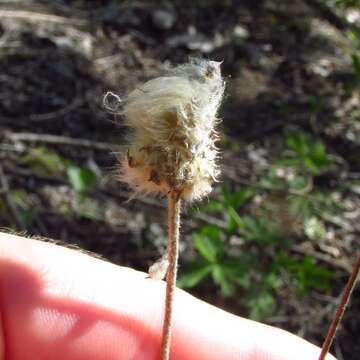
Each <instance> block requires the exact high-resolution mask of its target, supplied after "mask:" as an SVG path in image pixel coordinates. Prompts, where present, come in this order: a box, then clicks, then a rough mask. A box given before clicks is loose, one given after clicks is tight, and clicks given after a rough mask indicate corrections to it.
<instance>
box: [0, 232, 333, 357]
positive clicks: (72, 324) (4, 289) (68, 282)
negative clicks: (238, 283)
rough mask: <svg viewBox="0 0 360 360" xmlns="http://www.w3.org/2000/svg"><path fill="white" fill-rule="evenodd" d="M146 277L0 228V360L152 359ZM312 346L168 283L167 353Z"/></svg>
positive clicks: (298, 352) (156, 334)
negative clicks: (170, 323) (171, 297)
mask: <svg viewBox="0 0 360 360" xmlns="http://www.w3.org/2000/svg"><path fill="white" fill-rule="evenodd" d="M145 278H146V274H144V273H141V272H138V271H135V270H132V269H129V268H124V267H119V266H115V265H113V264H110V263H107V262H105V261H102V260H99V259H95V258H93V257H91V256H88V255H85V254H82V253H80V252H79V251H74V250H70V249H66V248H63V247H61V246H56V245H52V244H50V243H45V242H41V241H37V240H31V239H25V238H22V237H19V236H14V235H8V234H4V233H0V316H1V325H2V326H1V327H0V360H4V359H6V360H60V359H62V360H64V359H66V360H115V359H116V360H123V359H124V360H125V359H135V360H142V359H146V360H152V359H154V360H155V359H159V354H160V343H161V330H162V318H163V308H164V294H165V284H164V282H163V281H154V280H151V279H145ZM319 354H320V349H319V348H317V347H316V346H314V345H312V344H310V343H308V342H306V341H305V340H302V339H300V338H298V337H297V336H295V335H292V334H290V333H288V332H285V331H283V330H280V329H277V328H274V327H270V326H266V325H262V324H260V323H256V322H253V321H250V320H246V319H242V318H240V317H237V316H235V315H231V314H229V313H227V312H225V311H222V310H220V309H218V308H216V307H214V306H211V305H208V304H206V303H204V302H202V301H200V300H197V299H196V298H194V297H192V296H191V295H189V294H187V293H186V292H184V291H182V290H177V291H176V295H175V308H174V328H173V333H172V343H171V358H172V359H176V360H190V359H197V360H215V359H216V360H219V359H226V360H235V359H241V360H265V359H266V360H290V359H291V360H300V359H301V360H316V359H317V358H318V356H319ZM327 359H329V360H334V357H332V356H330V355H329V356H328V357H327Z"/></svg>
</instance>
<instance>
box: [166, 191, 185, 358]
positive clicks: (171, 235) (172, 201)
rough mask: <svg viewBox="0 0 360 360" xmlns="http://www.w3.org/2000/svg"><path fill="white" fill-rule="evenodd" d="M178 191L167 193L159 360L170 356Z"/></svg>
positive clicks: (176, 251)
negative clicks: (167, 261)
mask: <svg viewBox="0 0 360 360" xmlns="http://www.w3.org/2000/svg"><path fill="white" fill-rule="evenodd" d="M180 205H181V200H180V197H179V192H178V191H175V190H172V191H170V192H169V194H168V248H167V251H168V260H169V268H168V271H167V275H166V298H165V315H164V323H163V333H162V344H161V360H168V359H169V356H170V340H171V330H172V317H173V316H172V315H173V306H174V294H175V286H176V273H177V263H178V253H179V228H180Z"/></svg>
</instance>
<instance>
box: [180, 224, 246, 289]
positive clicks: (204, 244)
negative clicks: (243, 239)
mask: <svg viewBox="0 0 360 360" xmlns="http://www.w3.org/2000/svg"><path fill="white" fill-rule="evenodd" d="M224 235H225V234H223V233H222V231H221V230H220V229H219V228H218V227H216V226H213V225H205V226H203V227H202V228H201V229H200V230H199V231H198V232H196V233H194V234H193V241H194V247H195V249H196V251H197V252H198V254H199V255H200V257H199V258H198V259H196V260H195V261H194V262H191V263H188V264H187V265H186V270H185V274H184V275H183V276H182V277H181V278H180V279H179V281H178V286H180V287H184V288H191V287H194V286H196V285H197V284H198V283H199V282H200V281H202V280H203V279H205V278H206V277H211V278H212V280H213V281H214V282H215V284H217V285H218V286H219V287H220V289H221V292H222V294H223V295H224V296H231V295H233V293H234V291H235V288H236V285H237V284H239V285H242V286H246V287H247V286H248V285H249V278H248V272H247V271H246V266H245V264H243V263H241V262H239V261H238V259H237V258H236V257H234V256H230V255H229V254H228V253H227V251H226V248H225V242H224V238H223V237H224Z"/></svg>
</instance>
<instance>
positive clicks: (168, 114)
mask: <svg viewBox="0 0 360 360" xmlns="http://www.w3.org/2000/svg"><path fill="white" fill-rule="evenodd" d="M224 87H225V85H224V81H223V78H222V76H221V72H220V63H219V62H214V61H205V60H193V61H191V62H189V63H187V64H184V65H180V66H177V67H175V68H174V69H172V70H171V71H169V73H168V74H167V75H166V76H162V77H158V78H155V79H153V80H150V81H148V82H146V83H145V84H143V85H140V86H139V87H138V88H137V89H136V90H134V91H133V92H131V93H130V95H129V96H128V98H127V100H126V102H125V105H124V108H123V111H122V113H123V115H124V116H125V120H126V124H127V125H128V127H129V128H130V129H131V130H132V133H131V135H130V141H129V146H128V151H127V153H126V154H124V155H123V156H122V158H121V160H120V161H121V180H122V181H124V182H126V183H128V184H129V186H130V187H131V188H132V189H133V190H134V191H135V192H136V193H139V192H140V193H153V194H167V193H168V192H169V191H171V190H176V191H177V192H178V193H179V194H180V196H181V197H182V198H184V199H186V200H197V199H200V198H202V197H203V196H205V195H207V194H208V193H209V192H210V191H211V187H212V186H211V185H212V183H213V182H214V181H215V180H216V178H217V177H218V175H219V168H218V166H217V157H218V150H217V148H216V146H215V142H216V140H217V133H216V130H215V127H216V124H217V123H218V119H217V117H216V115H217V111H218V108H219V105H220V102H221V100H222V97H223V93H224Z"/></svg>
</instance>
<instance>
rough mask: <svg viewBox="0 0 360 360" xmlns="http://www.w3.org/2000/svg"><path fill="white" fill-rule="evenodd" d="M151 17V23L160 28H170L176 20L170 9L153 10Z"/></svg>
mask: <svg viewBox="0 0 360 360" xmlns="http://www.w3.org/2000/svg"><path fill="white" fill-rule="evenodd" d="M151 17H152V22H153V24H154V25H155V26H156V27H157V28H159V29H161V30H169V29H171V28H172V27H173V26H174V24H175V22H176V14H175V13H174V12H172V11H170V10H165V9H158V10H155V11H154V12H153V13H152V15H151Z"/></svg>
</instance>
